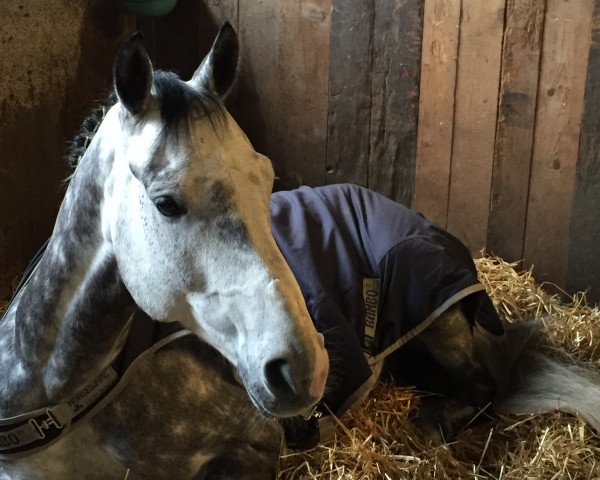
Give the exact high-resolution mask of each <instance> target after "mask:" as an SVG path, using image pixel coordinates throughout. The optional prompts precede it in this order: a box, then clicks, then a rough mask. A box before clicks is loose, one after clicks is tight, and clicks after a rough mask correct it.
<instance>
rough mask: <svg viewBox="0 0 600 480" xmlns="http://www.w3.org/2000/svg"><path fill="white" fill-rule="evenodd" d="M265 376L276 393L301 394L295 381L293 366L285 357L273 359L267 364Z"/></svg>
mask: <svg viewBox="0 0 600 480" xmlns="http://www.w3.org/2000/svg"><path fill="white" fill-rule="evenodd" d="M265 376H266V378H267V382H268V383H269V387H270V388H271V389H272V391H273V393H274V394H275V395H279V394H290V393H292V394H294V395H300V393H301V392H299V391H298V386H297V384H296V382H295V381H294V374H293V371H292V366H291V365H290V363H289V362H287V361H286V360H284V359H283V358H277V359H275V360H271V361H270V362H268V363H267V365H266V366H265Z"/></svg>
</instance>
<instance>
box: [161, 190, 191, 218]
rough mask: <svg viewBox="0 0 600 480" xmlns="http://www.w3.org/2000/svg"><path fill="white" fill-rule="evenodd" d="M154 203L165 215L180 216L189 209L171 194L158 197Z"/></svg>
mask: <svg viewBox="0 0 600 480" xmlns="http://www.w3.org/2000/svg"><path fill="white" fill-rule="evenodd" d="M154 205H156V208H157V209H158V211H159V212H160V213H161V214H162V215H164V216H165V217H178V216H181V215H184V214H185V213H186V211H187V210H186V209H185V207H183V206H182V205H179V203H177V201H176V200H175V199H174V198H173V197H171V196H169V195H163V196H161V197H158V198H156V199H155V200H154Z"/></svg>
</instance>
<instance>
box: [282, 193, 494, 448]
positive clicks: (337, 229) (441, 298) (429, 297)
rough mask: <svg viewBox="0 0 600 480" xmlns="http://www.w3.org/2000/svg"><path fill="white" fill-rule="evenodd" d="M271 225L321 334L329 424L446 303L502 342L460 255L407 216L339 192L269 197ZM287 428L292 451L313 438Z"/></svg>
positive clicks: (468, 260) (451, 242)
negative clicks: (327, 359)
mask: <svg viewBox="0 0 600 480" xmlns="http://www.w3.org/2000/svg"><path fill="white" fill-rule="evenodd" d="M271 220H272V232H273V235H274V237H275V240H276V242H277V245H278V246H279V248H280V250H281V252H282V254H283V256H284V257H285V259H286V261H287V262H288V264H289V266H290V267H291V269H292V271H293V273H294V275H295V277H296V280H297V281H298V284H299V285H300V289H301V290H302V294H303V296H304V299H305V301H306V305H307V307H308V311H309V313H310V315H311V317H312V319H313V321H314V323H315V326H316V328H317V330H318V331H320V332H322V333H323V334H324V336H325V346H326V348H327V350H328V352H329V356H330V364H331V373H330V378H329V380H328V388H327V389H326V394H325V398H324V400H323V403H324V405H322V407H323V409H324V410H325V412H327V411H330V412H332V413H334V414H336V415H338V416H339V415H341V414H342V413H343V412H344V411H345V410H347V409H348V408H349V407H350V406H352V405H353V404H355V403H356V402H358V401H360V400H361V399H362V398H363V397H364V396H365V395H366V394H367V393H368V391H369V390H370V389H371V388H372V386H373V385H374V383H375V380H376V379H377V376H378V374H379V372H380V371H381V367H382V364H383V360H384V359H385V358H386V357H387V356H389V355H390V354H391V353H393V352H394V351H395V350H397V349H398V348H400V347H401V346H402V345H404V344H405V343H406V342H408V341H409V340H410V339H411V338H413V337H415V336H416V335H418V333H419V332H421V331H423V329H425V328H426V327H427V326H429V325H430V324H431V323H432V322H433V321H434V320H435V319H436V318H438V317H439V316H440V315H441V314H442V313H443V312H444V311H446V310H447V309H448V308H449V307H451V306H453V305H455V304H460V306H461V309H462V311H463V313H464V314H465V315H466V316H467V318H468V319H469V320H470V321H471V322H472V324H473V325H474V324H476V323H477V324H478V325H479V326H481V327H483V328H484V329H485V330H486V331H488V332H489V333H490V334H491V335H492V336H496V335H498V336H502V335H503V334H504V327H503V325H502V322H501V321H500V319H499V317H498V315H497V313H496V311H495V309H494V307H493V304H492V302H491V300H490V299H489V297H488V296H487V294H486V293H485V290H484V286H483V285H482V284H481V283H480V282H479V281H478V278H477V272H476V269H475V265H474V263H473V260H472V257H471V255H470V253H469V251H468V250H467V248H466V247H465V246H464V245H463V244H462V243H461V242H460V241H459V240H458V239H456V238H455V237H453V236H452V235H451V234H449V233H448V232H446V231H444V230H442V229H441V228H439V227H437V226H436V225H434V224H433V223H431V222H430V221H428V220H427V219H426V218H425V217H423V215H421V214H420V213H418V212H416V211H414V210H411V209H409V208H406V207H404V206H403V205H401V204H399V203H396V202H393V201H391V200H389V199H387V198H386V197H384V196H382V195H379V194H377V193H375V192H372V191H370V190H367V189H365V188H361V187H358V186H355V185H349V184H342V185H329V186H325V187H318V188H309V187H301V188H299V189H297V190H293V191H286V192H277V193H274V194H273V195H272V196H271ZM325 412H321V413H325ZM316 423H317V422H313V424H312V429H313V430H314V428H315V426H316ZM320 423H323V422H320ZM294 430H298V432H299V433H298V434H297V435H295V436H296V437H297V438H295V439H290V438H288V443H291V444H292V445H296V444H297V445H306V442H307V441H308V444H310V443H315V441H316V440H318V438H313V439H312V440H310V439H308V438H307V436H308V437H314V433H315V432H313V433H310V431H309V430H310V428H308V424H307V425H304V426H303V425H300V427H299V428H298V425H296V427H295V429H294ZM290 436H294V435H293V434H292V435H288V437H290ZM296 442H297V443H296Z"/></svg>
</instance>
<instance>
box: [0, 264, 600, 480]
mask: <svg viewBox="0 0 600 480" xmlns="http://www.w3.org/2000/svg"><path fill="white" fill-rule="evenodd" d="M476 264H477V268H478V271H479V274H480V279H481V281H482V282H483V283H484V284H485V286H486V288H487V290H488V292H489V293H490V295H491V297H492V300H493V301H494V303H495V305H496V308H497V309H498V311H499V312H501V313H502V314H503V315H504V316H505V317H506V318H507V319H509V320H510V321H515V322H518V321H522V320H525V319H530V318H532V317H542V316H544V317H546V332H547V335H546V336H545V337H544V339H543V340H542V341H541V344H540V348H543V349H546V350H548V351H550V352H552V351H562V352H566V353H567V354H568V355H571V356H572V357H573V358H576V359H577V360H579V361H581V362H585V363H588V364H589V365H593V366H595V367H596V368H600V346H599V345H600V343H599V342H600V307H591V306H589V305H588V304H587V303H586V299H585V295H584V294H577V295H575V296H574V297H573V298H571V299H570V300H569V301H568V302H565V301H561V299H560V298H559V297H558V296H556V295H550V294H549V293H547V292H545V291H544V289H543V285H539V284H537V283H536V282H535V281H534V279H533V275H532V273H531V271H524V272H517V271H516V270H515V264H510V263H506V262H504V261H502V260H501V259H499V258H496V257H490V256H485V257H483V258H481V259H478V260H476ZM5 307H6V303H3V302H1V301H0V312H1V311H2V310H3V309H4V308H5ZM598 401H600V399H598ZM418 404H419V394H418V393H417V392H414V391H412V390H411V389H407V388H399V387H394V386H391V385H387V384H384V383H381V384H379V385H378V386H377V387H376V388H375V390H374V392H373V393H372V395H371V396H370V397H369V399H368V400H365V402H363V404H361V405H359V406H357V407H355V408H354V409H352V410H351V411H350V412H348V413H347V414H346V415H344V416H343V417H342V418H340V419H339V421H338V425H337V435H336V439H335V441H334V442H333V443H331V444H328V445H320V446H318V447H316V448H315V449H313V450H311V451H308V452H304V453H291V454H288V455H285V456H284V457H282V462H281V469H280V473H279V479H280V480H283V479H286V480H316V479H319V480H320V479H323V480H325V479H326V480H354V479H364V480H380V479H381V480H396V479H398V480H400V479H414V480H420V479H474V480H478V479H499V480H500V479H506V480H508V479H519V480H521V479H563V478H565V479H567V478H568V479H598V478H600V437H599V436H598V435H597V434H596V433H594V432H593V431H592V430H591V429H590V428H589V427H588V426H587V425H586V424H585V423H584V422H583V421H582V420H581V419H578V418H576V417H573V416H570V415H566V414H561V413H554V414H544V415H532V416H522V417H510V418H507V417H498V416H496V417H494V418H489V419H486V420H485V421H484V422H482V423H478V424H477V425H476V426H471V427H467V428H465V429H464V431H462V432H461V433H460V434H459V435H458V437H457V438H456V439H455V441H453V442H452V443H450V444H447V445H443V446H431V445H427V444H425V443H424V442H423V439H422V438H421V437H420V436H419V433H418V431H415V429H413V428H412V426H411V424H410V422H409V421H408V416H409V412H410V411H411V410H412V409H415V408H418Z"/></svg>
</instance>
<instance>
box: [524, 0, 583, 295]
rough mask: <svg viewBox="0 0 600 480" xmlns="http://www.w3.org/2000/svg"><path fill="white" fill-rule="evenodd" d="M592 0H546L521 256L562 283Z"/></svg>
mask: <svg viewBox="0 0 600 480" xmlns="http://www.w3.org/2000/svg"><path fill="white" fill-rule="evenodd" d="M592 13H593V0H578V1H577V2H571V1H567V2H566V1H565V0H548V3H547V6H546V19H545V26H544V42H543V45H544V48H543V53H542V63H541V71H540V83H539V88H538V107H537V113H536V130H535V135H534V144H533V160H532V167H531V182H530V188H529V201H528V209H527V223H526V230H525V246H524V258H525V261H526V263H527V264H533V265H534V266H535V273H536V275H537V278H538V279H539V280H542V281H550V282H553V283H555V284H557V285H558V286H559V287H561V288H562V287H564V285H565V279H566V271H567V255H568V235H569V223H570V220H571V209H572V202H573V191H574V185H575V166H576V162H577V154H578V148H579V130H580V121H581V114H582V110H583V95H584V87H585V77H586V67H587V60H588V52H589V46H590V34H591V32H590V29H591V18H592Z"/></svg>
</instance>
